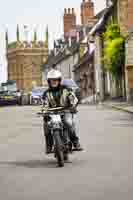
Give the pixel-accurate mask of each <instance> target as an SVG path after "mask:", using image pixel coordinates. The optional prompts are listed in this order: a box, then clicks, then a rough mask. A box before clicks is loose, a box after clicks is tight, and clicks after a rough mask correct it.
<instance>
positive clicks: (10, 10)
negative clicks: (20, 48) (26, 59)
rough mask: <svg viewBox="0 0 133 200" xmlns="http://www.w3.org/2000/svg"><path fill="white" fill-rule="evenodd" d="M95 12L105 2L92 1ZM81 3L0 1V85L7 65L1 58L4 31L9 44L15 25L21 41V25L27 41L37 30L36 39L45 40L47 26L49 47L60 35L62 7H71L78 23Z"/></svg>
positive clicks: (75, 0)
mask: <svg viewBox="0 0 133 200" xmlns="http://www.w3.org/2000/svg"><path fill="white" fill-rule="evenodd" d="M93 1H94V3H95V12H96V13H97V12H98V11H100V10H102V9H103V8H104V7H105V0H93ZM81 2H82V0H49V1H47V0H22V1H19V0H4V1H2V0H1V12H0V82H2V81H5V80H6V78H7V66H6V65H7V63H6V57H5V30H6V29H8V32H9V41H10V42H11V41H14V40H15V39H16V26H17V24H19V26H20V36H21V39H24V30H23V27H24V25H27V26H28V29H29V38H30V39H32V37H33V34H32V33H33V30H34V29H37V30H38V31H37V34H38V39H39V40H41V39H43V40H45V30H46V26H47V24H48V27H49V37H50V46H51V47H52V43H53V40H54V39H56V38H58V37H60V36H61V35H62V33H63V12H64V8H69V7H70V8H75V9H76V12H77V13H78V19H77V22H78V23H80V16H79V14H80V13H79V12H80V4H81Z"/></svg>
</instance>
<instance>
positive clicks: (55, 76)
mask: <svg viewBox="0 0 133 200" xmlns="http://www.w3.org/2000/svg"><path fill="white" fill-rule="evenodd" d="M50 79H62V74H61V72H60V71H58V70H56V69H52V70H50V71H49V72H48V74H47V80H50Z"/></svg>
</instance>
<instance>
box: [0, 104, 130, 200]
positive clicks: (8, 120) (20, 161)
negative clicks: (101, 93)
mask: <svg viewBox="0 0 133 200" xmlns="http://www.w3.org/2000/svg"><path fill="white" fill-rule="evenodd" d="M38 110H39V107H37V106H24V107H18V106H13V107H12V106H11V107H0V199H1V200H52V199H54V200H68V199H69V200H132V199H133V156H132V152H133V115H130V114H129V113H126V112H121V111H120V110H119V111H116V110H114V109H111V108H110V107H105V106H101V105H97V106H85V105H84V106H80V107H79V123H78V125H79V130H80V141H81V144H82V145H83V147H84V149H85V151H84V152H75V153H73V154H72V155H71V156H70V162H69V163H66V164H65V167H64V168H57V167H56V160H55V158H53V156H52V155H50V156H46V155H45V154H44V140H43V132H42V119H41V118H39V117H37V115H36V113H37V112H38Z"/></svg>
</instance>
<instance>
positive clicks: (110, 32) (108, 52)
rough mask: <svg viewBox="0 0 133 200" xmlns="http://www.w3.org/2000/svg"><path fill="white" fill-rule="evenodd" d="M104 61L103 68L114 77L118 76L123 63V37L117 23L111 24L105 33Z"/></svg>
mask: <svg viewBox="0 0 133 200" xmlns="http://www.w3.org/2000/svg"><path fill="white" fill-rule="evenodd" d="M104 38H105V49H104V63H105V69H106V70H108V71H109V72H110V73H111V74H112V75H113V77H114V78H118V77H119V76H120V75H121V72H122V66H123V64H124V55H125V52H124V42H125V39H124V37H123V36H122V35H121V33H120V28H119V26H118V25H117V24H111V25H110V26H109V27H108V28H107V30H106V32H105V34H104Z"/></svg>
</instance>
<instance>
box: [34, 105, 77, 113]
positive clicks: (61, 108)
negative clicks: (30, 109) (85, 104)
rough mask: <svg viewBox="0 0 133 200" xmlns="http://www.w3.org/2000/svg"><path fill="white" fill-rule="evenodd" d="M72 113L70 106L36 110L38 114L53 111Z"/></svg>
mask: <svg viewBox="0 0 133 200" xmlns="http://www.w3.org/2000/svg"><path fill="white" fill-rule="evenodd" d="M61 112H64V113H68V112H69V113H74V109H72V108H64V107H56V108H48V109H43V110H42V111H41V112H38V113H37V114H38V115H44V114H49V113H50V114H55V113H61Z"/></svg>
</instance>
